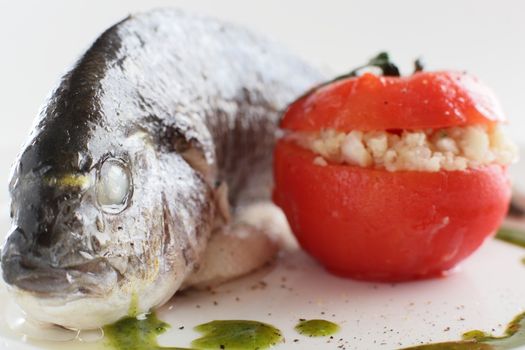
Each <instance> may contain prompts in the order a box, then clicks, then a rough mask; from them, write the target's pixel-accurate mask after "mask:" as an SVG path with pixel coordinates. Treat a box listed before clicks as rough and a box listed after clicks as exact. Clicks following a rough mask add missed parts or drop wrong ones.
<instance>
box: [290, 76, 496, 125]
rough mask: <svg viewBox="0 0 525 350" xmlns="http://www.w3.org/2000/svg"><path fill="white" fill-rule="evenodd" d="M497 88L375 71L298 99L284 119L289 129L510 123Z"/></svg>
mask: <svg viewBox="0 0 525 350" xmlns="http://www.w3.org/2000/svg"><path fill="white" fill-rule="evenodd" d="M504 120H505V118H504V116H503V112H502V110H501V107H500V104H499V102H498V100H497V98H496V97H495V96H494V94H493V93H492V91H491V90H490V89H489V88H488V87H487V86H486V85H484V84H482V83H481V82H480V81H479V80H478V79H477V78H475V77H473V76H472V75H468V74H466V73H457V72H419V73H415V74H413V75H411V76H408V77H385V76H376V75H373V74H370V73H367V74H364V75H362V76H361V77H358V78H349V79H344V80H340V81H336V82H334V83H332V84H329V85H326V86H323V87H321V88H319V89H316V90H314V91H313V92H311V93H309V94H307V95H305V96H303V97H302V98H300V99H299V100H297V101H296V102H295V103H293V104H292V105H291V106H290V107H289V109H288V111H287V112H286V116H285V118H284V119H283V120H282V123H281V127H282V128H283V129H289V130H297V131H299V130H302V131H319V130H321V129H325V128H333V129H337V130H340V131H350V130H362V131H368V130H387V129H426V128H446V127H452V126H460V125H468V124H480V123H489V124H490V123H493V122H499V121H504Z"/></svg>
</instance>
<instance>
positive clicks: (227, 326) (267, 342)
mask: <svg viewBox="0 0 525 350" xmlns="http://www.w3.org/2000/svg"><path fill="white" fill-rule="evenodd" d="M195 330H196V331H197V332H200V333H202V334H203V336H202V337H201V338H198V339H195V340H194V341H193V342H192V343H191V345H192V347H194V348H197V349H229V350H256V349H268V348H270V347H271V346H274V345H276V344H278V343H280V342H282V341H283V336H282V335H281V332H280V331H279V330H278V329H277V328H275V327H273V326H271V325H269V324H266V323H262V322H257V321H240V320H226V321H212V322H208V323H204V324H201V325H199V326H197V327H195Z"/></svg>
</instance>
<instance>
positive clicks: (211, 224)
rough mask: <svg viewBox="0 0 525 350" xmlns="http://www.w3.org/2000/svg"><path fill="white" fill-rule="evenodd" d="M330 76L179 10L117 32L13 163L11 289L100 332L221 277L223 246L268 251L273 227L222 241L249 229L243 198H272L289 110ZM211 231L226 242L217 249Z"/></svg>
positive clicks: (35, 311) (48, 110) (87, 56)
mask: <svg viewBox="0 0 525 350" xmlns="http://www.w3.org/2000/svg"><path fill="white" fill-rule="evenodd" d="M323 78H324V77H323V74H322V73H320V71H319V70H318V69H316V68H314V67H312V66H311V65H310V64H308V63H307V62H305V61H304V60H302V59H300V58H298V57H296V56H295V55H293V54H291V53H290V52H289V51H288V50H286V49H285V48H283V47H282V46H280V45H279V44H276V43H274V42H273V41H271V40H269V39H267V38H265V37H263V36H262V35H259V34H256V33H253V32H251V31H249V30H247V29H245V28H243V27H241V26H238V25H235V24H230V23H226V22H222V21H220V20H216V19H213V18H208V17H204V16H200V15H196V14H191V13H186V12H184V11H181V10H178V9H156V10H152V11H149V12H144V13H139V14H134V15H130V16H128V17H127V18H125V19H123V20H122V21H120V22H119V23H117V24H115V25H113V26H112V27H110V28H109V29H107V30H106V31H105V32H103V33H102V34H101V35H100V36H99V37H98V38H97V39H96V40H95V41H94V43H93V44H92V46H91V47H90V48H89V49H88V50H87V51H86V52H85V53H84V54H83V55H82V56H81V57H80V58H79V59H78V60H77V61H76V63H75V64H74V65H73V66H72V68H71V69H70V70H69V71H68V72H67V73H66V74H65V75H64V76H63V77H62V78H61V79H60V81H59V83H58V85H57V87H56V88H55V89H54V90H53V91H52V93H51V94H50V95H49V97H48V98H47V99H46V101H45V102H44V105H43V107H42V108H41V110H40V112H39V113H38V115H37V117H36V119H35V122H34V125H33V128H32V131H31V133H30V135H29V138H28V140H27V142H26V143H25V144H24V146H23V148H22V151H21V152H20V153H19V155H18V156H17V159H16V161H15V163H14V165H13V170H12V175H11V178H10V183H9V191H10V196H11V209H10V211H11V213H10V215H11V221H12V227H11V229H10V231H9V233H8V236H7V238H6V240H5V243H4V245H3V248H2V255H1V267H2V275H3V279H4V281H5V282H6V284H7V285H8V288H9V291H10V294H11V295H12V296H13V297H14V299H15V300H16V302H17V303H18V304H19V305H20V307H21V308H22V309H23V310H24V311H25V312H26V313H27V314H28V315H29V316H31V317H33V318H34V319H36V320H38V321H41V322H47V323H52V324H56V325H60V326H62V327H66V328H73V329H91V328H97V327H100V326H102V325H105V324H109V323H112V322H114V321H117V320H119V319H121V318H123V317H125V316H127V315H128V314H129V312H130V310H131V308H133V310H134V312H135V313H141V312H148V311H149V310H152V309H155V308H156V307H158V306H160V305H162V304H163V303H165V302H166V301H167V300H169V299H170V298H171V297H172V296H173V295H174V293H176V292H177V291H178V290H180V289H181V288H182V287H185V286H187V285H191V284H198V283H204V282H205V280H206V279H208V280H209V279H211V278H213V276H212V275H216V274H218V273H219V274H220V273H221V271H223V270H225V269H227V268H228V267H227V266H226V264H227V263H226V262H225V259H224V258H225V256H224V255H223V256H221V251H223V250H224V249H226V250H227V249H232V250H239V249H242V250H245V251H246V252H255V253H253V254H252V253H249V254H244V255H245V258H246V255H248V256H250V255H252V256H256V255H257V254H258V253H257V252H259V253H261V249H267V250H268V251H270V250H271V249H272V248H271V243H268V240H267V239H266V238H261V237H259V236H250V237H256V238H255V239H248V240H246V241H245V243H246V245H244V246H243V245H242V244H241V245H240V246H239V245H238V244H236V243H235V239H233V243H232V241H228V240H227V239H225V237H226V238H228V239H232V238H231V237H232V234H231V232H232V231H233V232H237V231H239V230H238V229H235V228H236V227H244V229H246V225H244V224H242V223H240V224H239V225H237V224H236V222H237V221H236V219H235V218H236V216H237V214H238V212H239V211H240V209H239V208H243V207H245V206H247V205H250V204H253V203H258V202H261V201H265V200H269V199H270V196H271V188H272V185H271V162H272V149H273V146H274V143H275V139H276V137H277V136H278V127H277V126H278V121H279V118H280V116H281V113H282V111H283V110H284V109H285V108H286V106H287V105H288V104H289V103H290V102H292V101H293V100H294V99H295V98H296V97H297V96H299V95H300V94H301V93H303V92H304V91H306V90H307V89H309V88H311V87H312V86H314V85H316V84H317V83H319V82H320V81H322V80H323ZM248 228H249V227H248ZM241 231H242V230H241ZM248 231H250V230H248ZM256 231H257V230H252V231H250V232H256ZM225 232H226V233H225ZM221 235H222V236H221ZM239 237H241V238H242V235H239ZM257 237H259V238H257ZM213 242H218V245H219V246H220V247H222V248H220V249H217V248H215V249H214V250H213V252H212V253H210V254H209V255H211V256H212V257H211V258H210V257H208V258H206V252H209V251H210V250H212V249H211V248H212V247H213V244H215V243H213ZM215 247H217V245H215ZM261 247H262V248H261ZM223 248H224V249H223ZM229 253H231V254H233V253H234V251H230V252H229ZM260 255H261V256H262V257H263V258H262V260H264V259H265V258H267V255H268V254H264V252H263V253H261V254H260ZM205 259H212V261H211V262H210V261H208V262H207V263H206V261H205ZM250 263H251V264H252V265H254V266H252V267H255V265H257V264H260V263H261V261H252V262H250ZM236 264H238V265H242V264H243V262H242V261H241V262H237V263H236ZM203 265H208V266H211V267H212V270H213V271H214V272H212V273H211V275H210V274H208V275H206V273H202V266H203ZM223 265H224V266H223ZM241 270H242V269H241ZM199 271H201V275H203V276H205V277H202V276H201V278H195V275H196V274H197V275H198V274H199ZM223 272H224V271H223ZM241 272H243V271H241ZM241 272H240V271H236V272H235V273H230V272H225V273H224V274H223V276H222V280H224V279H227V278H229V277H231V276H232V275H233V274H236V275H238V274H240V273H241ZM244 272H246V271H244ZM215 277H216V276H215ZM189 280H192V282H191V283H188V281H189Z"/></svg>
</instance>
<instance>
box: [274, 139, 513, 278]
mask: <svg viewBox="0 0 525 350" xmlns="http://www.w3.org/2000/svg"><path fill="white" fill-rule="evenodd" d="M314 158H315V154H313V153H312V152H310V151H308V150H305V149H303V148H300V147H299V146H297V145H295V144H292V143H290V142H289V141H285V140H280V141H279V142H278V144H277V146H276V149H275V154H274V179H275V188H274V194H273V196H274V197H273V198H274V201H275V203H276V204H277V205H278V206H280V207H281V208H282V209H283V211H284V213H285V214H286V216H287V218H288V221H289V223H290V225H291V227H292V230H293V232H294V234H295V236H296V237H297V239H298V241H299V243H300V244H301V246H302V247H303V248H304V249H305V250H306V251H307V252H308V253H310V254H311V255H312V256H313V257H314V258H316V259H317V260H318V261H319V262H321V263H322V264H323V265H324V266H325V267H326V268H327V269H328V270H330V271H332V272H334V273H336V274H340V275H344V276H348V277H352V278H357V279H365V280H377V281H404V280H411V279H419V278H426V277H432V276H436V275H440V274H443V273H444V272H445V271H447V270H449V269H451V268H452V267H454V266H455V265H456V264H457V263H458V262H460V261H461V260H463V259H464V258H466V257H467V256H469V255H470V254H471V253H472V252H474V250H476V248H478V247H479V246H480V245H481V243H482V242H483V241H484V240H485V239H486V238H487V237H489V236H491V235H492V234H493V233H494V232H495V231H496V229H497V228H498V227H499V225H500V223H501V222H502V220H503V218H504V216H505V214H506V212H507V209H508V202H509V199H510V195H511V191H510V181H509V179H508V176H507V169H506V167H503V166H500V165H489V166H484V167H480V168H478V169H469V170H466V171H440V172H417V171H398V172H388V171H386V170H382V169H373V168H362V167H356V166H351V165H339V164H328V165H326V166H319V165H315V164H313V160H314Z"/></svg>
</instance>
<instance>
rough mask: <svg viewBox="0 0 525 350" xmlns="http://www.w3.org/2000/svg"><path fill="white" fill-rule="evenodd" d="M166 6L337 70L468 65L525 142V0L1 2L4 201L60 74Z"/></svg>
mask: <svg viewBox="0 0 525 350" xmlns="http://www.w3.org/2000/svg"><path fill="white" fill-rule="evenodd" d="M159 6H176V7H181V8H187V9H189V10H191V11H195V12H200V13H204V14H208V15H212V16H215V17H219V18H222V19H225V20H229V21H234V22H237V23H240V24H243V25H246V26H248V27H251V28H253V29H255V30H257V31H259V32H261V33H264V34H266V35H268V36H270V37H273V38H274V39H275V40H277V41H280V42H281V43H283V44H284V45H286V46H288V47H289V48H290V49H291V50H292V51H294V52H296V53H297V54H299V55H301V56H303V57H305V58H306V59H308V60H310V61H311V62H313V63H315V64H317V65H319V66H321V67H324V68H327V69H329V70H331V71H333V72H334V73H341V72H345V71H347V70H348V69H350V68H351V67H354V66H356V65H358V64H360V63H362V62H364V61H365V60H367V59H368V58H369V57H370V56H372V55H374V54H376V53H377V52H379V51H380V50H388V51H389V52H390V53H391V54H392V56H393V57H394V59H395V60H396V61H397V62H398V63H399V64H400V65H401V66H402V67H403V68H405V72H406V71H408V70H409V69H410V68H411V64H412V63H411V62H412V61H413V59H414V58H415V57H417V56H420V55H423V56H424V57H425V59H426V62H427V64H428V68H429V69H447V68H453V69H460V70H464V69H466V70H468V71H470V72H472V73H475V74H477V75H478V76H480V77H481V78H482V79H483V80H485V81H486V82H487V83H488V84H489V85H490V86H491V87H492V88H493V89H494V90H495V91H496V93H497V94H498V95H499V96H500V98H501V101H502V104H503V107H504V109H505V111H506V112H507V114H508V116H509V119H510V120H511V123H512V128H511V129H510V134H511V135H512V136H513V137H514V138H515V139H517V140H520V141H521V142H524V141H525V134H524V133H523V131H524V130H525V119H524V118H523V116H525V101H524V100H525V94H524V93H525V88H524V87H523V83H524V82H525V19H524V14H525V1H520V0H513V1H503V0H499V1H480V0H469V1H460V0H439V1H422V0H396V1H327V0H325V1H306V0H303V1H300V0H286V1H285V0H265V1H246V0H244V1H240V0H239V1H234V0H228V1H224V0H221V1H218V0H207V1H196V0H193V1H175V0H173V1H167V0H165V1H161V0H156V1H139V0H127V1H117V0H111V1H109V0H91V1H73V0H61V1H54V0H46V1H42V0H33V1H27V0H17V1H12V0H11V1H6V0H0V118H1V119H0V120H1V124H0V193H1V196H0V203H6V201H5V199H6V187H7V177H8V168H9V165H10V163H11V162H12V161H13V160H14V157H15V155H16V152H17V151H18V149H19V147H20V144H21V143H22V142H23V141H24V139H25V138H26V137H27V134H28V131H29V128H30V125H31V122H32V120H33V118H34V116H35V115H36V113H37V111H38V108H39V106H40V104H41V103H42V102H43V100H44V98H45V96H46V95H47V93H48V92H49V91H50V89H51V88H52V87H53V86H54V84H55V82H56V81H57V79H58V78H59V76H60V75H61V74H62V73H63V72H64V71H65V69H66V68H67V67H68V66H69V65H70V64H71V63H72V62H73V61H74V60H75V59H76V58H77V56H78V55H79V54H81V53H82V52H83V50H85V49H86V48H87V47H88V45H89V44H90V43H91V42H92V41H93V40H94V39H95V38H96V36H97V35H98V34H99V33H100V32H101V31H103V30H104V29H105V28H107V27H108V26H109V25H111V24H113V23H114V22H116V21H117V20H119V19H121V18H123V17H124V16H126V15H127V14H129V13H130V12H136V11H142V10H146V9H148V8H152V7H159ZM4 208H5V204H3V206H0V210H1V211H0V215H5V213H7V210H6V209H4Z"/></svg>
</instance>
